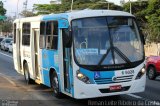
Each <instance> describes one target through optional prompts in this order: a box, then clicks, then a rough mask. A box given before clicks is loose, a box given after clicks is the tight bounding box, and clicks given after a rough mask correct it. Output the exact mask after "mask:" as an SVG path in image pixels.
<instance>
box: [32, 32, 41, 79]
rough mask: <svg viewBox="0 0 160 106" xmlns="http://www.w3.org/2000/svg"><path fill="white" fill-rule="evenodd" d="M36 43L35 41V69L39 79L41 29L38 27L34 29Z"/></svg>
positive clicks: (36, 76)
mask: <svg viewBox="0 0 160 106" xmlns="http://www.w3.org/2000/svg"><path fill="white" fill-rule="evenodd" d="M33 33H34V43H33V45H34V46H33V47H34V49H33V50H34V51H33V52H34V70H35V72H34V73H35V78H36V79H39V77H40V76H39V67H38V64H39V63H38V41H39V39H38V35H39V30H38V29H34V32H33Z"/></svg>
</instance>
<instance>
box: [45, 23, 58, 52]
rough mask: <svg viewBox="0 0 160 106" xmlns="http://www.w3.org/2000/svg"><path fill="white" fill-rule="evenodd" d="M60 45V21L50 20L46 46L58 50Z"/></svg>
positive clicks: (47, 27)
mask: <svg viewBox="0 0 160 106" xmlns="http://www.w3.org/2000/svg"><path fill="white" fill-rule="evenodd" d="M57 47H58V22H57V21H50V22H47V24H46V48H47V49H53V50H57Z"/></svg>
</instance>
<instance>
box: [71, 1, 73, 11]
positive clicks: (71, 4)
mask: <svg viewBox="0 0 160 106" xmlns="http://www.w3.org/2000/svg"><path fill="white" fill-rule="evenodd" d="M72 10H73V0H72V3H71V11H72Z"/></svg>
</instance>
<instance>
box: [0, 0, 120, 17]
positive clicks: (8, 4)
mask: <svg viewBox="0 0 160 106" xmlns="http://www.w3.org/2000/svg"><path fill="white" fill-rule="evenodd" d="M0 1H5V2H4V7H5V9H7V15H9V16H15V14H16V13H17V2H18V0H0ZM25 1H26V0H19V3H18V12H19V13H20V12H21V11H22V10H23V2H25ZM107 1H109V2H114V3H115V4H120V0H107ZM49 2H50V0H28V6H27V9H32V8H33V7H32V6H33V4H49Z"/></svg>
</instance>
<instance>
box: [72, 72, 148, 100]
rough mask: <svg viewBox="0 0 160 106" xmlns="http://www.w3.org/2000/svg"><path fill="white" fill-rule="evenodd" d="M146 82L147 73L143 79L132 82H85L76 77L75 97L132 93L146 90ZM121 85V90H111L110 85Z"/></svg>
mask: <svg viewBox="0 0 160 106" xmlns="http://www.w3.org/2000/svg"><path fill="white" fill-rule="evenodd" d="M145 84H146V74H145V75H143V76H142V77H141V79H138V80H133V81H130V82H123V83H113V84H85V83H84V82H82V81H80V80H79V79H77V78H75V83H74V98H76V99H85V98H96V97H103V96H113V95H122V94H130V93H138V92H144V90H145ZM116 85H121V86H122V90H121V91H116V92H115V91H114V92H112V91H110V90H109V88H110V86H116Z"/></svg>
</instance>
